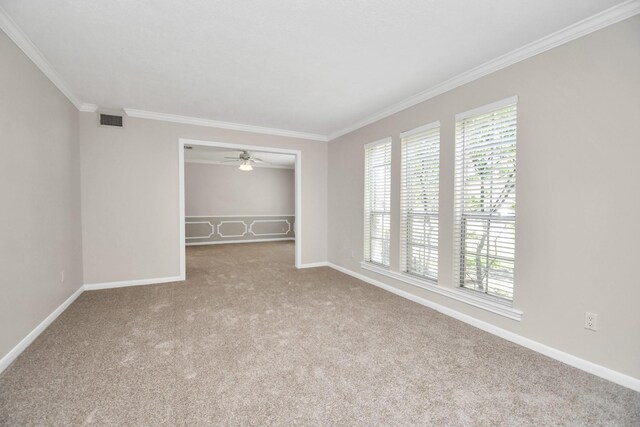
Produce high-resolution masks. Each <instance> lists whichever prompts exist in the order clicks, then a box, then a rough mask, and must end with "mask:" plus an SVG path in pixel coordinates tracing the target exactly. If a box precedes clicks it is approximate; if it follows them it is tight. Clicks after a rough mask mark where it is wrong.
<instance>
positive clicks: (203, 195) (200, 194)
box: [184, 163, 295, 216]
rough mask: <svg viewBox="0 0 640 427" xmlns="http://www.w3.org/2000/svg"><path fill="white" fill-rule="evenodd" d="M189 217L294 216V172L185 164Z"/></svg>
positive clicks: (186, 198)
mask: <svg viewBox="0 0 640 427" xmlns="http://www.w3.org/2000/svg"><path fill="white" fill-rule="evenodd" d="M184 187H185V194H184V201H185V212H186V216H207V215H212V216H215V215H291V214H294V213H295V171H294V170H293V169H277V168H261V167H254V168H253V170H252V171H251V172H243V171H241V170H239V169H238V167H237V166H222V165H214V164H206V163H185V167H184Z"/></svg>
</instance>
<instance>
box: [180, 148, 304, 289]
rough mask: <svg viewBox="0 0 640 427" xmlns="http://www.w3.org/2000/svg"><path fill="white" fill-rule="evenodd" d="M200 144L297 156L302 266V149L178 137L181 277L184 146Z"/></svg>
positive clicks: (297, 243) (299, 258)
mask: <svg viewBox="0 0 640 427" xmlns="http://www.w3.org/2000/svg"><path fill="white" fill-rule="evenodd" d="M185 145H199V146H202V147H218V148H230V149H233V150H250V151H260V152H266V153H281V154H292V155H294V156H295V158H296V163H295V212H294V214H295V223H294V233H295V266H296V268H302V151H301V150H290V149H287V148H275V147H267V146H261V145H247V144H230V143H227V142H217V141H203V140H199V139H189V138H179V139H178V187H179V188H178V194H179V203H178V205H179V209H180V212H179V219H180V239H179V240H180V242H179V244H180V277H181V279H182V280H185V279H186V277H187V274H186V273H187V266H186V261H187V256H186V235H185V217H186V216H185V201H184V192H185V190H184V146H185Z"/></svg>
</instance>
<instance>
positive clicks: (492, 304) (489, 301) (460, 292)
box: [360, 261, 523, 322]
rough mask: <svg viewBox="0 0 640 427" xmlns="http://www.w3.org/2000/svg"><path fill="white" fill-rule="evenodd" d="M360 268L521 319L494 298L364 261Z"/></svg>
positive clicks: (510, 317) (502, 314)
mask: <svg viewBox="0 0 640 427" xmlns="http://www.w3.org/2000/svg"><path fill="white" fill-rule="evenodd" d="M360 267H362V268H363V269H365V270H369V271H372V272H374V273H377V274H381V275H383V276H387V277H390V278H392V279H395V280H398V281H400V282H404V283H408V284H409V285H413V286H416V287H418V288H421V289H425V290H427V291H430V292H434V293H436V294H439V295H443V296H446V297H449V298H451V299H454V300H456V301H460V302H464V303H466V304H469V305H472V306H474V307H478V308H481V309H483V310H486V311H490V312H491V313H495V314H499V315H500V316H503V317H507V318H509V319H512V320H516V321H518V322H519V321H520V320H521V319H522V315H523V312H522V311H521V310H518V309H516V308H513V307H511V306H510V305H508V304H507V303H506V302H505V303H502V302H500V301H497V300H496V299H494V298H490V297H489V298H488V297H487V296H486V295H481V294H478V295H476V292H474V291H473V290H471V289H465V288H446V287H443V286H438V285H436V284H434V283H432V282H430V281H427V280H421V279H419V278H417V277H416V276H412V275H410V274H406V273H397V272H395V271H391V270H389V269H388V268H383V267H379V266H378V265H375V264H371V263H368V262H365V261H362V262H361V263H360Z"/></svg>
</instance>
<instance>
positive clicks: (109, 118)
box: [100, 114, 123, 128]
mask: <svg viewBox="0 0 640 427" xmlns="http://www.w3.org/2000/svg"><path fill="white" fill-rule="evenodd" d="M100 126H111V127H117V128H121V127H122V126H123V121H122V116H116V115H113V114H100Z"/></svg>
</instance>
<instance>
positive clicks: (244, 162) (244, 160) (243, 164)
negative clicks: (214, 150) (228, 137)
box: [222, 150, 268, 171]
mask: <svg viewBox="0 0 640 427" xmlns="http://www.w3.org/2000/svg"><path fill="white" fill-rule="evenodd" d="M225 159H231V160H224V161H223V162H222V163H231V162H240V167H239V168H238V169H240V170H241V171H251V170H253V166H252V164H253V163H264V164H268V162H265V161H264V160H262V159H259V158H257V157H253V156H252V155H251V154H249V152H248V151H247V150H243V151H242V152H241V153H240V154H239V155H238V157H225Z"/></svg>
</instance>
